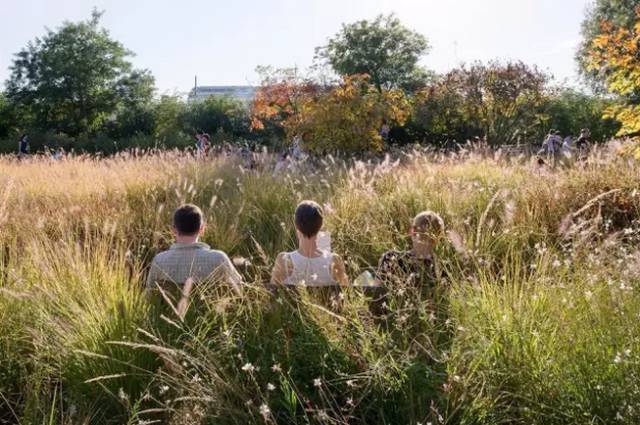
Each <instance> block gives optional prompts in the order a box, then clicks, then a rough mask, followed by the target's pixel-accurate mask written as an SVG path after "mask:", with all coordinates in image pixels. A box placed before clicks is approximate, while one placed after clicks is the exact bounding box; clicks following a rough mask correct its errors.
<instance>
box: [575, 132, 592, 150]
mask: <svg viewBox="0 0 640 425" xmlns="http://www.w3.org/2000/svg"><path fill="white" fill-rule="evenodd" d="M590 138H591V132H590V131H589V129H588V128H583V129H582V130H580V136H578V139H577V140H576V147H577V148H578V149H580V150H584V149H586V148H587V147H588V146H589V143H590V140H589V139H590Z"/></svg>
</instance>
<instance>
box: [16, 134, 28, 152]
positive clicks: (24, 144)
mask: <svg viewBox="0 0 640 425" xmlns="http://www.w3.org/2000/svg"><path fill="white" fill-rule="evenodd" d="M28 155H29V136H27V135H26V134H23V135H22V136H21V137H20V140H19V141H18V157H19V158H23V157H26V156H28Z"/></svg>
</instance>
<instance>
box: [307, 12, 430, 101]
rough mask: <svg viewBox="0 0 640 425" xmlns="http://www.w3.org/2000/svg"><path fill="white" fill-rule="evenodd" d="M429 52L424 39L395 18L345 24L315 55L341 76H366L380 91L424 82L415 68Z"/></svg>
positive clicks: (391, 16) (418, 68) (380, 18)
mask: <svg viewBox="0 0 640 425" xmlns="http://www.w3.org/2000/svg"><path fill="white" fill-rule="evenodd" d="M428 49H429V44H428V42H427V39H426V38H425V37H424V36H423V35H422V34H419V33H417V32H414V31H412V30H410V29H408V28H406V27H405V26H404V25H402V23H401V22H400V20H399V19H398V18H397V17H395V16H394V15H387V16H384V15H380V16H378V17H377V18H376V19H375V20H373V21H371V22H370V21H367V20H362V21H358V22H355V23H352V24H344V25H343V26H342V29H341V31H340V32H338V33H337V34H336V35H335V36H334V37H333V38H330V39H329V41H328V43H327V45H325V46H321V47H318V48H317V49H316V55H317V57H318V58H320V59H323V60H326V61H327V62H328V63H329V64H330V65H331V66H332V67H333V69H334V71H336V72H337V73H338V74H340V75H343V76H344V75H353V74H368V75H369V76H370V77H371V81H372V82H373V83H374V84H375V86H376V87H377V88H378V90H379V91H380V90H381V89H382V88H383V87H384V88H400V87H405V86H412V85H415V79H416V78H423V79H424V78H426V77H425V73H424V72H423V71H421V69H420V67H418V61H419V60H420V57H421V56H422V55H424V54H425V53H426V52H427V51H428Z"/></svg>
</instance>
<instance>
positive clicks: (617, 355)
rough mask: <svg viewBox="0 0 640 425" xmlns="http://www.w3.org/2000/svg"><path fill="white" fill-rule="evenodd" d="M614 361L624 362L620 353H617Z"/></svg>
mask: <svg viewBox="0 0 640 425" xmlns="http://www.w3.org/2000/svg"><path fill="white" fill-rule="evenodd" d="M613 362H614V363H616V364H617V363H622V356H620V353H616V356H615V357H614V359H613Z"/></svg>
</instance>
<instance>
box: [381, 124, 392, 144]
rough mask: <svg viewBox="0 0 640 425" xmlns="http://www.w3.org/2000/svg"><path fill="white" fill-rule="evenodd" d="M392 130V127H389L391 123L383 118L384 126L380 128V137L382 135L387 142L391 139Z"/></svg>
mask: <svg viewBox="0 0 640 425" xmlns="http://www.w3.org/2000/svg"><path fill="white" fill-rule="evenodd" d="M390 131H391V129H390V128H389V124H387V120H383V121H382V127H381V128H380V137H382V139H383V140H384V141H385V142H388V141H389V133H390Z"/></svg>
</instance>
